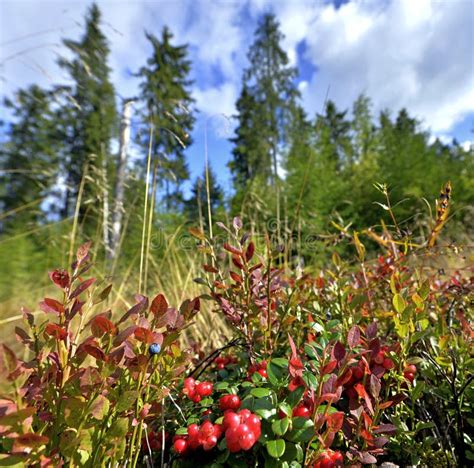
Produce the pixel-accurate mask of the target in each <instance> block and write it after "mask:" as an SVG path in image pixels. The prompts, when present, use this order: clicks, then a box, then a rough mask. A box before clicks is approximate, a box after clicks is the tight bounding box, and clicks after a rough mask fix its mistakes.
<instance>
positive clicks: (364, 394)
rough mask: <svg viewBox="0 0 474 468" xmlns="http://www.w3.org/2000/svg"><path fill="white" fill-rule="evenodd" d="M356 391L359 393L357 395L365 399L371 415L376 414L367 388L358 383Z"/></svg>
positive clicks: (355, 386)
mask: <svg viewBox="0 0 474 468" xmlns="http://www.w3.org/2000/svg"><path fill="white" fill-rule="evenodd" d="M354 390H355V391H356V392H357V394H358V395H359V396H360V397H361V398H363V399H364V401H365V403H366V405H367V409H368V410H369V411H370V414H374V408H373V407H372V401H371V400H370V396H369V395H368V393H367V391H366V390H365V387H364V386H363V385H362V384H360V383H358V384H356V385H354Z"/></svg>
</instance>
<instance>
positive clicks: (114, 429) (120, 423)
mask: <svg viewBox="0 0 474 468" xmlns="http://www.w3.org/2000/svg"><path fill="white" fill-rule="evenodd" d="M127 432H128V418H119V419H116V420H115V421H114V422H113V423H112V426H111V428H110V429H109V431H108V432H107V435H108V436H109V437H125V436H126V435H127Z"/></svg>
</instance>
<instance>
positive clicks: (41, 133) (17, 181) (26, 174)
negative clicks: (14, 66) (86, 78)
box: [0, 85, 58, 229]
mask: <svg viewBox="0 0 474 468" xmlns="http://www.w3.org/2000/svg"><path fill="white" fill-rule="evenodd" d="M50 101H51V93H50V92H49V91H45V90H43V89H41V88H40V87H39V86H36V85H32V86H30V87H29V88H27V89H25V90H19V91H18V92H17V93H16V96H15V99H14V100H10V99H6V100H5V102H4V104H5V107H6V108H7V109H9V110H10V112H11V115H12V121H11V122H9V125H8V126H7V131H6V134H5V136H6V139H5V141H4V142H2V145H1V147H0V161H1V167H0V170H1V172H2V173H3V174H2V177H1V179H0V207H1V211H2V212H4V213H8V212H11V216H8V217H7V218H6V219H5V220H4V221H3V228H6V227H8V226H10V227H11V226H12V225H13V224H14V223H16V224H17V225H20V226H21V228H22V229H25V228H26V226H27V223H30V222H41V221H43V220H44V219H46V214H45V213H44V212H43V211H42V206H43V205H44V203H43V202H44V199H45V198H46V197H47V196H48V195H51V194H52V190H53V188H54V187H53V186H54V182H55V181H56V179H57V176H58V166H57V157H56V147H55V138H54V114H53V111H52V109H51V105H50Z"/></svg>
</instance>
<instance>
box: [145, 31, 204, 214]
mask: <svg viewBox="0 0 474 468" xmlns="http://www.w3.org/2000/svg"><path fill="white" fill-rule="evenodd" d="M146 37H147V39H148V40H149V42H150V44H151V46H152V53H151V56H150V57H149V58H148V60H147V63H146V65H145V66H143V67H142V68H140V70H139V72H138V73H137V76H139V77H140V78H141V84H140V89H141V95H140V99H141V101H142V103H143V106H144V109H143V112H142V114H143V123H144V129H143V131H142V132H140V134H139V136H138V140H139V143H140V145H141V146H142V148H143V152H144V154H147V153H148V148H149V144H150V130H149V129H150V126H152V127H153V129H154V135H153V137H152V151H151V153H152V157H153V158H156V159H155V161H157V164H158V181H159V182H160V183H161V184H162V185H164V189H165V205H166V208H167V209H168V210H171V209H178V208H180V206H181V205H182V202H183V193H182V183H183V182H184V181H185V180H187V179H188V178H189V171H188V167H187V164H186V160H185V155H184V150H185V147H186V146H188V145H190V144H191V143H192V141H191V138H190V136H189V135H190V133H191V131H192V129H193V126H194V121H195V118H194V116H193V113H192V109H191V106H192V105H193V103H194V100H193V98H192V97H191V91H190V86H191V84H192V81H191V80H190V78H189V74H190V71H191V62H190V61H189V60H188V58H187V56H188V47H187V45H179V46H175V45H172V44H171V40H172V38H173V35H172V33H171V31H170V30H169V29H168V28H166V27H165V28H163V31H162V33H161V37H160V38H159V39H158V38H157V37H156V36H154V35H153V34H151V33H146Z"/></svg>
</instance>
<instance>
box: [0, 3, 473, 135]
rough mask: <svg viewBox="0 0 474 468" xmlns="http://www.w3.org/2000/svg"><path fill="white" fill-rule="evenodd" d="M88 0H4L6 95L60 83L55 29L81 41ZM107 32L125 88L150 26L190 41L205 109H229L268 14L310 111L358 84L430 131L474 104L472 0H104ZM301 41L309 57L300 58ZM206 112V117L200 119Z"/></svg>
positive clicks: (345, 103) (131, 84)
mask: <svg viewBox="0 0 474 468" xmlns="http://www.w3.org/2000/svg"><path fill="white" fill-rule="evenodd" d="M88 4H89V1H88V0H76V1H73V2H66V1H62V2H61V1H57V0H56V1H48V0H42V1H41V2H39V1H35V0H3V1H2V0H0V17H1V24H0V30H1V37H0V44H3V43H6V42H7V43H8V42H9V41H11V40H12V39H15V38H18V37H19V36H24V35H27V34H31V33H35V32H37V31H44V30H52V31H50V32H45V33H43V34H40V35H37V36H32V37H30V38H29V39H28V38H26V39H22V40H20V41H16V42H10V43H9V44H6V45H2V46H0V62H1V61H2V60H5V57H8V56H11V55H13V54H15V53H17V52H19V51H22V50H25V49H26V50H27V49H29V48H30V49H31V50H30V51H29V52H27V53H25V54H23V55H18V56H16V57H15V58H13V59H10V60H8V61H7V62H6V63H5V64H4V65H3V68H0V79H1V78H3V80H4V81H3V82H1V81H0V83H1V84H0V86H1V87H2V88H3V89H2V94H3V95H8V94H11V92H12V91H13V90H14V89H16V88H17V87H20V86H25V85H26V84H29V83H33V82H39V83H40V84H43V85H47V84H49V83H51V82H57V81H58V79H61V80H63V79H64V73H63V72H62V71H60V70H58V68H57V67H56V65H55V61H56V59H57V54H58V53H64V49H63V48H62V47H61V46H60V38H61V37H78V36H79V34H81V31H82V28H81V26H80V25H79V24H78V23H80V22H82V18H83V15H84V13H85V10H86V8H87V5H88ZM99 5H100V6H101V9H102V11H103V15H104V20H105V22H106V24H105V28H106V32H107V34H108V36H109V38H110V40H111V49H112V54H111V61H110V64H111V66H112V68H113V80H114V82H115V83H116V86H117V90H118V92H119V93H120V94H121V95H124V96H127V95H133V94H135V93H136V91H137V80H136V79H133V78H132V77H131V76H130V73H129V71H136V70H137V69H138V68H139V67H140V66H141V65H142V64H143V63H144V62H145V60H146V58H147V55H148V53H149V45H148V44H147V41H146V39H145V38H144V35H143V30H144V29H147V30H149V31H151V32H153V33H155V34H157V35H159V34H160V31H161V28H162V27H163V26H164V25H165V24H167V25H169V26H170V28H171V30H172V31H173V32H174V33H175V41H176V43H178V44H181V43H184V42H187V43H189V44H190V46H191V59H192V60H193V70H194V72H193V73H194V78H195V80H196V84H195V87H194V95H195V98H196V100H197V104H198V107H199V108H200V109H201V111H202V112H203V114H205V115H213V114H216V113H225V114H234V113H235V100H236V99H237V96H238V93H239V91H240V80H241V76H242V69H243V67H245V66H246V65H247V63H246V54H247V49H248V46H249V45H250V44H251V42H252V41H253V31H254V29H255V26H256V20H257V18H258V16H259V15H261V14H262V13H263V12H267V11H274V12H275V14H276V15H277V17H278V19H279V21H280V23H281V30H282V32H283V33H284V35H285V40H284V44H283V45H284V47H285V48H286V49H287V50H288V54H289V57H290V60H291V63H292V64H297V65H300V66H301V64H302V63H303V61H302V59H303V58H304V61H305V62H309V63H310V64H312V66H313V67H314V69H315V70H316V71H315V72H314V73H313V75H312V76H306V75H305V77H304V81H302V82H301V83H300V84H299V88H300V90H301V91H302V93H303V98H304V104H305V107H306V110H307V111H308V112H309V113H310V115H312V114H314V113H315V112H319V111H321V108H322V104H323V101H324V98H325V95H326V92H327V89H328V87H330V91H329V97H330V99H332V100H334V101H335V102H336V103H337V105H338V106H339V107H342V108H348V107H350V106H351V105H352V102H353V101H354V99H355V98H356V97H357V95H358V94H359V93H361V92H365V93H366V94H367V95H369V96H370V97H371V99H372V102H373V104H374V108H375V111H378V110H380V109H383V108H390V109H393V110H398V109H400V108H401V107H407V108H408V109H409V111H410V113H412V114H414V115H416V116H417V117H418V118H420V119H422V120H423V122H424V123H425V125H426V126H427V127H429V128H431V130H432V131H433V132H435V133H437V134H441V133H449V132H450V131H451V130H452V128H453V126H455V124H456V123H457V122H459V121H461V120H462V119H463V118H464V117H465V116H466V115H467V114H469V113H471V112H473V111H474V70H473V66H474V65H473V45H472V44H473V40H472V30H473V27H472V22H473V19H472V18H473V10H472V8H473V4H472V1H471V0H455V1H454V0H452V1H447V0H445V1H434V0H417V1H413V0H384V1H380V0H353V1H352V2H350V3H347V4H343V5H342V6H340V7H339V8H337V9H336V8H335V7H334V6H333V5H332V4H330V3H328V2H322V1H317V2H314V1H311V0H293V1H291V0H286V1H280V0H278V1H277V0H247V1H246V2H243V1H242V2H236V1H223V0H222V1H221V0H219V1H211V0H199V1H195V2H192V1H187V0H180V1H174V2H169V1H153V2H146V1H133V2H125V1H119V0H99ZM303 41H304V44H305V46H306V52H305V57H301V56H298V54H297V50H299V49H298V46H299V45H301V44H302V43H303ZM202 117H203V116H202V115H201V118H202Z"/></svg>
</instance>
